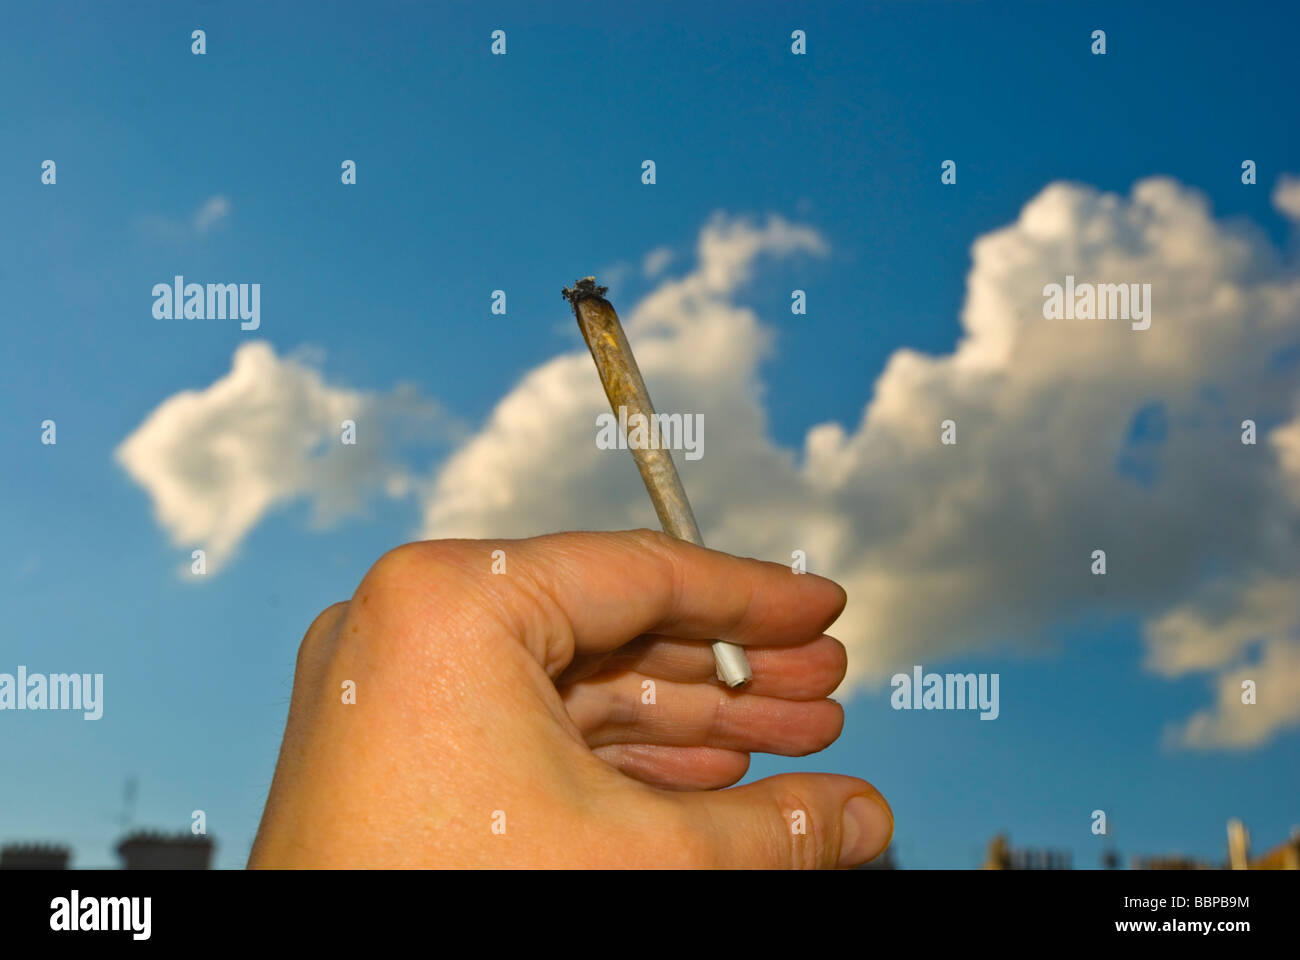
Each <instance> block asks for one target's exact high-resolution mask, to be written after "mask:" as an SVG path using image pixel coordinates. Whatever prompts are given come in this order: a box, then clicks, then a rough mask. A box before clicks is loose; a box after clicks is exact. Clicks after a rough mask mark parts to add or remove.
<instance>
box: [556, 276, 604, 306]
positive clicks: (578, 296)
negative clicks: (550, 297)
mask: <svg viewBox="0 0 1300 960" xmlns="http://www.w3.org/2000/svg"><path fill="white" fill-rule="evenodd" d="M608 290H609V287H601V286H597V284H596V278H595V277H583V278H582V279H581V280H579V281H578V282H577V283H575V284H574V285H573V286H572V287H565V288H564V289H563V290H561V291H560V293H561V295H562V296H563V297H564V299H565V300H568V301H569V303H571V304H573V305H574V306H575V307H576V306H577V305H578V301H580V300H586V299H587V298H588V297H603V296H604V295H605V293H606V291H608Z"/></svg>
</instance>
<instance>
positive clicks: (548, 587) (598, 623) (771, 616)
mask: <svg viewBox="0 0 1300 960" xmlns="http://www.w3.org/2000/svg"><path fill="white" fill-rule="evenodd" d="M514 549H515V550H516V551H518V552H519V554H521V555H520V556H519V557H518V559H519V560H520V561H522V563H518V564H517V565H516V566H515V567H514V569H515V570H516V571H520V570H522V571H524V572H526V574H527V575H528V577H529V579H530V580H531V581H532V582H533V583H534V584H535V585H536V586H537V587H538V588H539V589H540V590H541V591H542V592H543V593H544V594H545V596H546V597H548V598H549V599H550V600H552V601H553V602H554V603H555V604H557V605H558V606H559V608H560V609H561V610H562V611H563V613H564V615H565V617H566V618H567V619H568V622H569V624H570V625H571V628H572V643H573V650H571V651H550V652H551V653H552V654H556V653H560V654H563V653H565V652H567V653H568V654H569V656H565V657H563V658H562V659H563V662H566V663H567V662H568V660H569V659H570V657H571V656H572V654H574V653H600V652H604V651H608V650H612V649H614V648H616V647H619V646H622V645H623V644H625V643H627V642H628V641H630V640H632V639H633V638H635V637H637V636H640V635H641V634H644V633H658V634H664V635H667V636H672V637H680V638H682V639H691V640H726V641H728V642H730V643H736V644H741V645H762V646H785V645H790V644H799V643H806V642H808V641H810V640H814V639H816V638H817V637H819V636H821V635H822V633H824V632H825V630H826V628H827V627H829V626H830V625H831V624H832V623H833V622H834V621H835V619H836V618H837V617H838V616H839V615H840V612H841V611H842V610H843V609H844V604H845V602H846V601H847V596H846V594H845V593H844V590H843V588H841V587H840V585H839V584H837V583H835V582H834V581H833V580H828V579H826V578H825V577H819V576H817V575H816V574H810V573H800V574H796V573H795V572H794V571H793V570H791V568H790V567H787V566H785V565H784V564H779V563H770V562H766V561H762V560H754V559H749V558H742V557H735V556H732V555H731V554H727V553H721V552H719V551H717V550H710V549H708V548H707V547H698V546H695V545H694V544H691V543H687V542H686V541H684V540H676V539H674V538H672V537H669V536H667V535H666V534H662V533H658V532H655V531H652V530H632V531H623V532H618V533H560V534H552V535H549V536H544V537H536V538H533V539H531V540H521V541H517V542H516V543H515V546H514Z"/></svg>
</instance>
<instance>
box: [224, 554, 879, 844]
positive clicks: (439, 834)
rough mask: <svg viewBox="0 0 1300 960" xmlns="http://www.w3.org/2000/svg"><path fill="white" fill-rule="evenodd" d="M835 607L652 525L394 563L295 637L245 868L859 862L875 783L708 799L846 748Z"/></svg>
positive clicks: (826, 584)
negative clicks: (285, 711) (724, 644)
mask: <svg viewBox="0 0 1300 960" xmlns="http://www.w3.org/2000/svg"><path fill="white" fill-rule="evenodd" d="M497 550H501V551H504V557H503V559H504V562H505V569H506V572H505V573H504V574H494V573H492V569H493V561H494V558H493V551H497ZM844 602H845V595H844V591H843V590H842V589H841V588H840V587H839V586H838V585H836V584H835V583H833V582H832V581H829V580H826V579H823V578H821V577H817V576H814V575H812V574H805V575H795V574H793V573H792V572H791V570H790V569H789V568H788V567H785V566H783V565H780V564H775V563H764V562H760V561H757V560H748V559H740V558H737V557H733V556H729V555H727V554H724V553H719V552H717V551H714V550H708V549H705V548H703V547H697V546H693V545H691V544H689V543H685V542H683V541H679V540H674V539H672V538H670V537H668V536H665V535H663V534H659V533H654V532H650V531H644V530H642V531H632V532H626V533H566V534H557V535H553V536H546V537H538V538H534V539H530V540H503V541H476V540H442V541H426V542H420V543H412V544H407V545H406V546H403V547H399V548H397V549H396V550H392V551H390V552H389V553H387V554H385V555H384V556H383V557H381V558H380V559H379V561H378V562H377V563H376V564H375V565H374V566H373V567H372V568H371V569H370V571H369V572H368V573H367V574H366V576H365V578H364V579H363V580H362V582H361V585H360V586H359V587H358V588H357V591H356V593H355V594H354V595H353V597H352V599H351V600H350V601H348V602H347V603H338V604H335V605H334V606H332V607H330V608H328V609H327V610H325V611H324V612H323V613H321V614H320V616H319V617H317V618H316V621H315V622H314V623H313V624H312V625H311V627H310V629H308V631H307V635H306V636H305V637H304V639H303V642H302V645H301V647H300V648H299V651H298V663H297V669H296V673H295V677H294V686H293V697H292V701H291V704H290V708H289V719H288V723H287V726H286V729H285V735H284V742H283V744H282V746H281V750H280V757H279V761H278V764H277V766H276V771H275V779H274V781H273V783H272V786H271V790H270V795H269V797H268V799H267V804H266V809H265V812H264V813H263V817H262V822H261V826H260V828H259V830H258V834H257V839H256V841H255V842H254V845H253V850H252V853H251V855H250V857H249V866H250V867H498V866H499V867H760V868H763V867H835V866H854V865H857V864H859V863H863V862H865V861H867V860H869V859H871V858H872V857H874V856H876V855H877V854H879V853H880V852H881V851H882V850H884V848H885V847H886V846H887V845H888V842H889V839H890V838H891V836H892V833H893V815H892V813H890V811H889V807H888V805H887V804H886V803H885V802H884V800H883V798H882V797H881V796H880V794H879V793H878V792H877V791H876V790H875V788H874V787H872V786H871V784H869V783H867V782H866V781H865V780H859V779H856V778H853V777H846V776H837V775H832V774H802V773H800V774H784V775H781V776H776V777H769V778H767V779H765V780H761V781H758V782H756V783H752V784H747V785H745V786H742V787H735V788H733V789H729V790H717V789H715V788H720V787H726V786H729V785H730V784H733V783H735V782H736V781H737V780H739V779H740V778H741V777H743V776H744V774H745V771H746V770H747V769H748V765H749V753H750V752H752V751H762V752H767V753H777V754H783V755H786V756H801V755H804V754H807V753H812V752H814V751H817V750H821V749H823V748H825V747H826V746H828V745H829V744H830V743H831V742H832V741H834V740H835V738H836V737H837V736H839V733H840V729H841V727H842V725H843V711H842V709H841V708H840V706H839V704H837V703H835V702H834V701H833V700H828V699H825V698H826V696H827V695H828V694H829V693H831V692H832V691H833V690H834V689H835V687H836V686H837V685H838V683H839V682H840V680H842V679H843V677H844V672H845V668H846V656H845V651H844V648H843V646H841V645H840V643H839V642H838V641H836V640H834V639H833V638H831V637H828V636H825V635H824V634H823V632H822V631H823V630H825V629H826V627H828V626H829V625H830V624H831V623H832V622H833V621H834V620H835V618H836V617H837V616H838V615H839V613H840V611H841V610H842V609H843V607H844ZM714 639H725V640H729V641H731V642H733V643H738V644H741V645H744V646H745V647H746V648H747V652H748V655H749V659H750V663H751V664H752V666H753V670H754V680H753V682H752V683H751V684H749V685H748V686H747V687H746V688H744V689H742V690H739V691H730V690H727V689H726V688H725V687H724V686H723V685H722V684H721V683H719V682H718V681H717V680H716V678H715V677H714V667H713V656H712V652H711V650H710V648H709V643H708V642H707V641H711V640H714ZM701 641H705V642H701ZM349 683H351V684H352V685H354V686H353V687H352V689H353V690H354V691H355V694H354V698H355V703H347V702H345V700H346V698H347V697H346V693H345V690H346V689H347V687H348V686H349ZM647 701H649V702H647ZM801 826H802V828H803V830H802V832H801V831H800V829H799V828H800V827H801Z"/></svg>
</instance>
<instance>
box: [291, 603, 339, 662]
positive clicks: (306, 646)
mask: <svg viewBox="0 0 1300 960" xmlns="http://www.w3.org/2000/svg"><path fill="white" fill-rule="evenodd" d="M347 609H348V604H347V603H346V602H339V603H333V604H330V605H329V606H328V607H326V608H325V609H324V610H322V611H321V612H320V613H318V614H317V615H316V619H315V620H313V621H312V622H311V626H309V627H308V628H307V632H306V633H305V634H303V638H302V642H301V643H299V644H298V655H297V657H296V659H295V662H294V670H295V672H296V673H299V674H304V673H306V672H307V671H309V670H311V669H312V668H313V667H315V666H316V665H317V664H319V663H321V662H322V661H323V660H324V659H325V658H326V657H328V655H329V651H330V649H331V648H332V647H333V642H332V641H333V638H334V635H335V628H336V627H337V626H338V624H339V622H340V621H341V620H342V619H343V617H344V616H345V615H346V613H347Z"/></svg>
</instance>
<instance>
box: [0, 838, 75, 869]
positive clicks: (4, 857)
mask: <svg viewBox="0 0 1300 960" xmlns="http://www.w3.org/2000/svg"><path fill="white" fill-rule="evenodd" d="M70 854H71V851H70V850H69V849H68V848H67V847H63V846H59V845H57V844H45V843H7V844H5V846H4V847H3V848H0V870H66V869H68V857H69V855H70Z"/></svg>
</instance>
